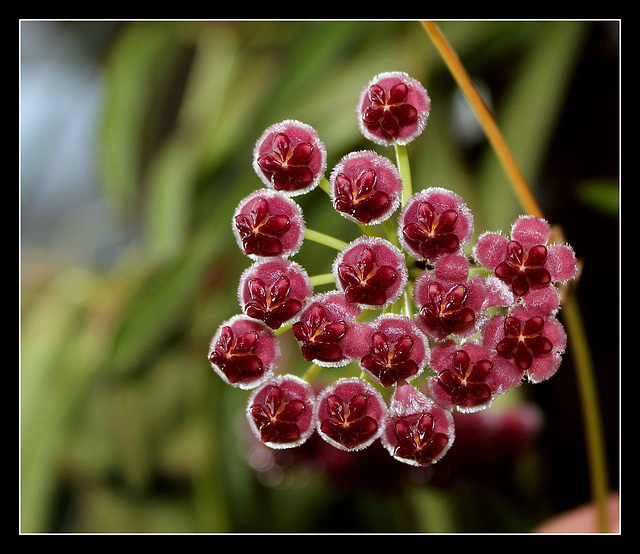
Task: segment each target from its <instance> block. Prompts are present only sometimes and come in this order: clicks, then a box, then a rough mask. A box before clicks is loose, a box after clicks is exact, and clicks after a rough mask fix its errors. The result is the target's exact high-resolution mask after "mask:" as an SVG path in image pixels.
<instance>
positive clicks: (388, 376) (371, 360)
mask: <svg viewBox="0 0 640 554" xmlns="http://www.w3.org/2000/svg"><path fill="white" fill-rule="evenodd" d="M370 345H371V346H370V349H369V352H368V353H367V354H365V355H364V356H363V357H362V359H361V360H360V365H361V367H362V368H363V369H364V370H365V371H366V372H367V373H368V374H370V375H371V376H372V377H374V378H375V379H376V380H377V381H378V382H380V384H381V385H383V386H385V387H391V386H393V385H395V384H396V383H398V382H399V381H411V380H412V379H414V378H416V377H417V376H419V375H420V374H421V373H422V372H423V370H424V368H425V367H426V366H427V363H428V362H429V352H430V351H429V343H428V341H427V339H426V337H425V336H424V335H423V333H422V332H421V331H420V329H418V326H417V325H416V324H415V323H414V322H413V321H412V320H411V319H410V318H409V317H405V316H401V315H398V314H383V315H381V316H379V317H378V318H376V320H375V321H374V322H373V323H372V324H371V339H370Z"/></svg>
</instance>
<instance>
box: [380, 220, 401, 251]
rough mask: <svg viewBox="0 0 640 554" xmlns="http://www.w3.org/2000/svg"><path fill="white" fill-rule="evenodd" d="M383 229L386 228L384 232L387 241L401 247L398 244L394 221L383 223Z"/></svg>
mask: <svg viewBox="0 0 640 554" xmlns="http://www.w3.org/2000/svg"><path fill="white" fill-rule="evenodd" d="M382 227H383V228H384V232H385V233H386V235H387V239H388V240H389V242H390V243H391V244H394V245H395V246H400V245H399V243H398V235H397V234H396V228H395V226H394V225H393V221H391V218H389V219H386V220H385V221H383V222H382Z"/></svg>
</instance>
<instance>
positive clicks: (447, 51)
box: [422, 21, 543, 218]
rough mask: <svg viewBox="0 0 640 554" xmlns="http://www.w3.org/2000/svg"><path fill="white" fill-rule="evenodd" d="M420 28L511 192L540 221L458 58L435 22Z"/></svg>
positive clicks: (537, 209)
mask: <svg viewBox="0 0 640 554" xmlns="http://www.w3.org/2000/svg"><path fill="white" fill-rule="evenodd" d="M422 25H423V26H424V28H425V29H426V30H427V33H428V34H429V36H430V37H431V40H432V41H433V43H434V44H435V46H436V48H437V49H438V51H439V52H440V55H441V56H442V59H443V60H444V62H445V63H446V65H447V67H448V68H449V71H450V72H451V74H452V75H453V78H454V79H455V80H456V82H457V83H458V86H459V87H460V90H462V93H463V94H464V95H465V97H466V99H467V101H468V102H469V104H470V105H471V108H472V109H473V111H474V112H475V114H476V116H477V117H478V121H479V123H480V125H481V126H482V128H483V129H484V132H485V134H486V136H487V139H488V140H489V142H490V143H491V145H492V146H493V149H494V150H495V152H496V155H497V156H498V158H499V159H500V162H501V163H502V166H503V167H504V169H505V171H506V172H507V175H508V176H509V178H510V180H511V183H512V185H513V188H514V191H515V193H516V194H517V195H518V198H519V199H520V203H521V204H522V205H523V206H524V208H525V210H526V212H527V213H528V214H530V215H534V216H536V217H540V218H541V217H543V216H542V210H541V209H540V207H539V206H538V203H537V202H536V199H535V197H534V196H533V194H532V192H531V189H530V188H529V186H528V185H527V183H526V181H525V179H524V177H523V175H522V172H521V171H520V168H519V167H518V164H517V163H516V161H515V159H514V158H513V156H512V154H511V151H510V150H509V147H508V146H507V143H506V142H505V140H504V137H503V136H502V133H501V132H500V129H499V128H498V125H497V124H496V122H495V120H494V118H493V116H492V115H491V112H490V111H489V109H488V108H487V106H486V104H485V103H484V100H483V99H482V97H481V96H480V94H479V93H478V90H477V89H476V87H475V86H474V84H473V82H472V81H471V78H470V77H469V75H468V74H467V72H466V70H465V69H464V66H463V65H462V63H461V62H460V60H459V59H458V56H457V55H456V53H455V51H454V50H453V49H452V48H451V46H450V45H449V42H448V41H447V39H446V38H445V37H444V35H443V34H442V32H441V31H440V29H439V28H438V26H437V25H436V24H435V23H433V22H432V21H423V22H422Z"/></svg>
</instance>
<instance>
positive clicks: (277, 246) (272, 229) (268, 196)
mask: <svg viewBox="0 0 640 554" xmlns="http://www.w3.org/2000/svg"><path fill="white" fill-rule="evenodd" d="M232 229H233V234H234V236H235V238H236V242H237V243H238V246H239V247H240V249H241V250H242V251H243V252H244V253H245V254H246V255H247V256H249V257H250V258H252V259H254V260H257V259H260V258H263V257H272V256H283V257H290V256H293V255H294V254H296V253H297V252H298V250H299V249H300V246H302V241H303V240H304V233H305V230H306V225H305V222H304V218H303V216H302V210H301V209H300V206H298V204H296V203H295V202H294V201H293V200H291V199H290V198H288V197H287V196H285V195H284V194H281V193H277V192H274V191H270V190H266V189H265V190H258V191H256V192H254V193H252V194H250V195H249V196H248V197H247V198H245V199H244V200H242V202H240V204H239V205H238V207H237V209H236V214H235V216H234V217H233V227H232Z"/></svg>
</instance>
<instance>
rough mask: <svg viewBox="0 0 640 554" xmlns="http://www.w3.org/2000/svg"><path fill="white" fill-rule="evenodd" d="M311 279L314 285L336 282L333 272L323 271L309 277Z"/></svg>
mask: <svg viewBox="0 0 640 554" xmlns="http://www.w3.org/2000/svg"><path fill="white" fill-rule="evenodd" d="M309 280H310V281H311V284H312V285H313V286H314V287H319V286H321V285H331V284H332V283H334V282H335V279H334V277H333V273H321V274H318V275H312V276H311V277H309Z"/></svg>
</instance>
